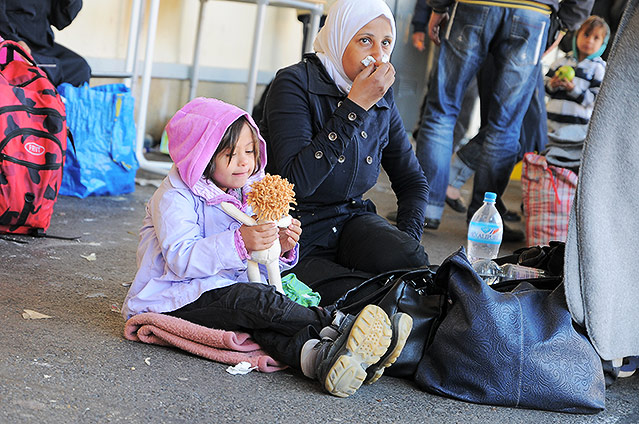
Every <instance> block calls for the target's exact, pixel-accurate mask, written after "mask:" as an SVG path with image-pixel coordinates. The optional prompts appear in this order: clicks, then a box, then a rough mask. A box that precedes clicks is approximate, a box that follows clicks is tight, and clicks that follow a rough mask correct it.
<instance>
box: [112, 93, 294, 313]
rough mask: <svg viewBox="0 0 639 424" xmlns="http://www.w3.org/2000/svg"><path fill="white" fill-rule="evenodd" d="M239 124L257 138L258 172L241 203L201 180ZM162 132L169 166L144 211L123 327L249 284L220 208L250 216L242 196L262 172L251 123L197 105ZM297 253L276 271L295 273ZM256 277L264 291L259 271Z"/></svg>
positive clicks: (219, 107)
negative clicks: (228, 207)
mask: <svg viewBox="0 0 639 424" xmlns="http://www.w3.org/2000/svg"><path fill="white" fill-rule="evenodd" d="M241 116H246V118H247V119H248V121H249V123H250V124H251V125H252V126H253V127H254V128H255V130H256V131H257V133H258V138H259V152H260V155H261V159H262V160H261V165H262V166H261V168H260V170H259V171H258V172H257V173H256V174H255V175H253V176H252V177H250V178H249V179H248V181H247V183H246V185H245V186H244V188H243V189H242V194H243V196H242V201H241V202H240V201H239V200H237V199H236V198H235V197H234V196H232V195H230V194H227V193H225V192H224V191H222V190H221V189H219V188H218V187H217V186H215V185H214V184H202V182H201V181H200V179H201V177H202V173H203V172H204V169H205V168H206V166H207V164H208V163H209V161H210V160H211V157H212V156H213V154H214V153H215V150H216V149H217V146H218V145H219V143H220V140H221V139H222V136H223V135H224V133H225V132H226V130H227V128H228V127H229V125H231V124H232V123H233V122H235V121H236V120H237V119H238V118H239V117H241ZM166 130H167V134H168V138H169V153H170V155H171V158H172V159H173V161H174V166H173V167H172V168H171V170H170V171H169V174H168V175H167V177H166V178H165V179H164V181H163V182H162V184H161V186H160V187H159V188H158V189H157V190H156V192H155V193H154V194H153V196H152V197H151V199H150V200H149V202H148V203H147V207H146V217H145V218H144V221H143V225H142V229H141V230H140V244H139V246H138V252H137V262H138V272H137V274H136V276H135V279H134V281H133V283H132V284H131V287H130V289H129V292H128V294H127V296H126V299H125V300H124V305H123V307H122V315H123V316H124V318H125V319H129V318H130V317H131V316H133V315H136V314H139V313H142V312H159V313H162V312H169V311H174V310H176V309H179V308H181V307H182V306H185V305H188V304H189V303H191V302H193V301H195V300H196V299H198V298H199V297H200V296H201V294H202V293H204V292H206V291H209V290H213V289H216V288H221V287H225V286H229V285H231V284H235V283H238V282H245V281H248V274H247V269H246V266H247V261H246V259H245V258H244V255H243V254H242V253H241V252H239V251H238V250H240V249H238V247H237V246H236V238H237V236H236V234H235V233H236V231H237V230H238V228H239V227H240V225H241V224H240V223H239V222H238V221H236V220H235V219H233V218H231V217H230V216H228V215H227V214H226V213H225V212H224V211H223V210H222V208H221V207H220V203H221V202H223V201H225V202H230V203H233V204H234V205H235V206H237V207H238V208H240V210H242V211H244V212H245V213H247V214H249V215H251V214H252V213H251V210H250V208H249V207H248V206H247V204H246V193H247V192H248V191H249V185H250V184H251V183H253V182H254V181H256V180H260V179H262V178H263V177H264V166H265V165H266V144H265V143H264V140H263V139H262V137H261V136H259V131H258V129H257V126H256V125H255V122H253V119H252V118H251V117H250V116H249V115H248V114H247V113H246V112H245V111H243V110H242V109H240V108H238V107H236V106H233V105H230V104H227V103H224V102H222V101H219V100H215V99H206V98H197V99H194V100H192V101H191V102H189V103H188V104H186V105H185V106H184V107H183V108H182V109H180V110H179V111H178V112H177V113H176V114H175V116H174V117H173V118H171V120H170V121H169V123H168V124H167V127H166ZM198 181H200V182H199V183H198ZM202 187H204V190H202ZM242 248H243V247H242ZM297 249H298V248H297V247H296V249H295V252H294V254H293V255H292V256H291V257H290V259H289V260H280V265H281V268H282V269H289V268H291V267H292V266H294V265H295V263H296V262H297ZM260 269H261V271H262V281H263V282H265V283H266V269H265V268H264V267H262V266H260Z"/></svg>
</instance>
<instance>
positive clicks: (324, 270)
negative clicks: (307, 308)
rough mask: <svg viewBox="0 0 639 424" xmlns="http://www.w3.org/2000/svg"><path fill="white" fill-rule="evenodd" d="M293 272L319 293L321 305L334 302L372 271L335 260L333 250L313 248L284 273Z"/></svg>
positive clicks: (366, 277)
mask: <svg viewBox="0 0 639 424" xmlns="http://www.w3.org/2000/svg"><path fill="white" fill-rule="evenodd" d="M288 273H294V274H295V276H296V277H297V278H299V279H300V281H302V282H303V283H305V284H306V285H307V286H309V287H310V288H312V289H313V291H316V292H317V293H319V294H320V296H321V300H320V305H321V306H329V305H332V304H333V303H335V301H336V300H337V299H339V298H340V297H342V296H343V295H344V294H345V293H346V292H347V291H349V290H350V289H352V288H355V287H357V286H359V285H360V284H362V283H363V282H364V281H366V280H368V279H369V278H371V277H373V276H374V275H375V274H374V273H373V272H364V271H359V270H357V269H354V268H352V267H347V266H344V265H341V264H339V263H338V262H337V253H336V252H335V250H332V251H331V250H317V249H316V250H315V251H314V252H312V253H310V254H309V255H307V256H305V257H303V258H302V259H300V261H299V262H298V263H297V265H295V267H293V268H292V269H291V270H289V271H286V274H288Z"/></svg>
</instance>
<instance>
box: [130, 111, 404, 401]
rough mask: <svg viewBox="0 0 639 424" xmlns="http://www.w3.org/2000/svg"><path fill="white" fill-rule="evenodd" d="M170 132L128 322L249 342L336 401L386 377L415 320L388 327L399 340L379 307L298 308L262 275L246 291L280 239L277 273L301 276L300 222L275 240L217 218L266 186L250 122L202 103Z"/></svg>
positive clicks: (266, 228) (259, 143)
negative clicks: (147, 316)
mask: <svg viewBox="0 0 639 424" xmlns="http://www.w3.org/2000/svg"><path fill="white" fill-rule="evenodd" d="M166 130H167V134H168V138H169V153H170V155H171V158H172V159H173V161H174V166H173V168H172V169H171V170H170V172H169V174H168V176H167V177H166V178H165V179H164V181H163V182H162V185H161V186H160V187H159V188H158V190H157V191H156V192H155V194H154V195H153V196H152V197H151V199H150V200H149V202H148V205H147V209H146V217H145V218H144V222H143V226H142V229H141V230H140V245H139V247H138V254H137V259H138V272H137V275H136V277H135V280H134V281H133V284H132V285H131V288H130V289H129V293H128V294H127V297H126V299H125V301H124V306H123V308H122V313H123V315H124V317H125V319H129V318H130V317H131V316H133V315H135V314H139V313H143V312H157V313H165V314H169V315H173V316H176V317H179V318H182V319H185V320H188V321H191V322H193V323H196V324H200V325H203V326H206V327H211V328H219V329H225V330H233V331H235V330H237V331H247V332H251V333H252V334H253V338H254V339H255V341H256V342H258V343H259V344H260V345H261V346H262V348H263V349H264V350H266V351H267V352H268V353H269V354H270V355H272V356H273V357H274V358H275V359H277V360H279V361H281V362H283V363H285V364H287V365H289V366H291V367H293V368H296V369H300V370H301V371H302V372H303V374H304V375H306V376H307V377H310V378H317V379H319V380H320V382H321V383H322V384H323V386H324V387H325V388H326V390H327V391H328V392H329V393H331V394H334V395H336V396H342V397H345V396H348V395H351V394H353V393H354V392H355V390H357V389H358V388H359V386H360V385H361V384H362V382H363V381H364V380H365V379H367V378H368V379H369V380H373V381H374V379H376V378H379V376H381V373H382V371H383V369H384V368H385V367H387V366H389V365H390V364H392V363H393V362H394V360H395V359H396V358H397V356H399V353H400V352H401V349H402V348H403V345H404V343H405V341H406V337H407V336H408V333H409V332H410V328H411V326H412V319H411V318H410V317H409V316H407V315H405V314H401V315H400V316H394V317H393V319H394V321H393V322H394V325H395V328H396V332H397V334H396V337H392V335H393V330H392V329H391V323H390V320H389V318H388V316H386V314H385V313H384V312H383V311H382V310H381V309H380V308H378V307H377V306H373V305H370V306H367V307H366V308H364V309H363V310H362V312H361V313H360V314H359V315H358V316H357V317H351V316H345V315H344V314H341V313H339V312H335V313H333V314H330V313H329V312H327V311H326V310H325V309H323V308H306V307H303V306H301V305H298V304H297V303H295V302H293V301H292V300H290V299H289V298H287V297H286V296H284V295H283V294H281V293H279V292H277V291H276V290H275V288H274V287H273V286H270V285H268V284H267V283H266V271H265V270H264V269H263V267H261V274H262V282H261V283H249V282H247V281H249V279H248V275H247V259H248V258H249V257H250V253H251V252H252V251H257V250H263V249H267V248H269V247H270V246H272V245H273V243H274V242H275V241H276V239H277V238H278V237H279V241H280V244H281V246H282V252H283V253H282V256H281V258H280V264H281V269H288V268H290V267H291V266H293V265H295V263H296V261H297V249H298V248H297V241H298V239H299V236H300V234H301V232H302V231H301V228H300V223H299V221H298V220H296V219H294V220H293V223H292V224H291V225H290V226H289V227H288V228H286V229H283V230H281V231H279V232H278V229H277V227H276V226H275V224H262V225H257V226H246V225H241V223H240V222H238V221H236V220H235V219H233V218H231V217H230V216H228V215H227V214H226V213H225V212H224V211H223V210H222V208H221V207H220V203H221V202H230V203H232V204H234V205H235V206H237V207H238V208H239V209H240V210H242V211H243V212H245V213H246V214H247V215H249V216H250V215H252V211H251V210H250V207H249V206H248V205H247V203H246V195H247V192H248V191H249V190H250V188H249V187H250V184H251V183H253V182H254V181H256V180H260V179H261V178H263V177H264V166H265V165H266V154H265V152H266V145H265V142H264V140H263V139H262V138H261V136H260V135H259V132H258V130H257V127H256V125H255V123H254V122H253V120H252V119H251V117H250V116H249V115H248V114H247V113H246V112H244V111H243V110H241V109H239V108H237V107H235V106H232V105H229V104H226V103H223V102H221V101H219V100H214V99H205V98H197V99H195V100H193V101H191V102H189V103H188V104H187V105H186V106H184V107H183V108H182V109H181V110H179V111H178V112H177V113H176V114H175V116H174V117H173V118H172V119H171V120H170V122H169V123H168V125H167V128H166ZM322 331H323V332H322ZM320 332H322V333H321V334H320ZM322 336H326V337H324V338H322ZM391 339H393V343H392V346H391ZM395 339H397V341H395ZM367 372H368V375H367ZM375 377H376V378H375Z"/></svg>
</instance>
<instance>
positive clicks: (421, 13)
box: [411, 0, 431, 32]
mask: <svg viewBox="0 0 639 424" xmlns="http://www.w3.org/2000/svg"><path fill="white" fill-rule="evenodd" d="M430 12H431V8H430V6H428V5H427V4H426V0H415V10H414V11H413V19H412V21H411V24H412V25H413V32H426V27H427V26H428V19H429V18H430Z"/></svg>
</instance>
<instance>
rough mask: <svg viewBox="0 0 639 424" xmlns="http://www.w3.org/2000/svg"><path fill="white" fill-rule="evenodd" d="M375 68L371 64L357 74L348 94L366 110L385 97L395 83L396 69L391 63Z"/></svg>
mask: <svg viewBox="0 0 639 424" xmlns="http://www.w3.org/2000/svg"><path fill="white" fill-rule="evenodd" d="M375 66H376V65H375V64H370V65H368V66H367V67H366V68H364V70H363V71H362V72H360V73H359V74H357V77H355V81H353V85H352V87H351V91H350V93H348V98H349V99H351V100H352V101H353V102H355V103H356V104H357V105H358V106H360V107H361V108H362V109H365V110H368V109H370V108H371V107H373V105H374V104H375V103H377V102H378V101H379V100H380V99H381V98H382V97H384V94H386V92H387V91H388V89H389V88H390V86H391V85H393V83H394V82H395V68H394V67H393V65H391V63H390V62H388V63H382V64H381V65H379V66H377V67H375Z"/></svg>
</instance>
